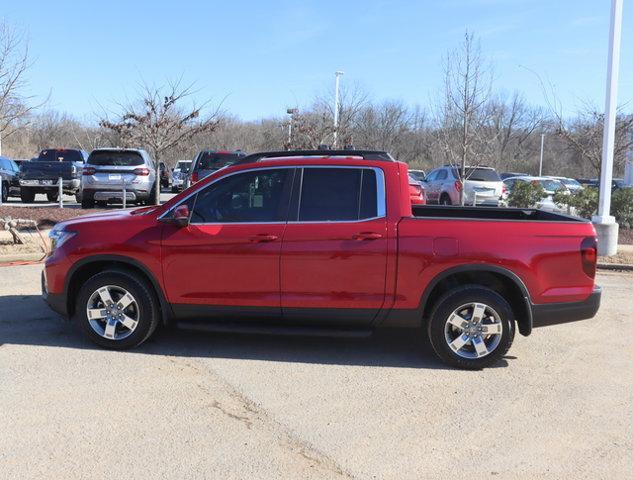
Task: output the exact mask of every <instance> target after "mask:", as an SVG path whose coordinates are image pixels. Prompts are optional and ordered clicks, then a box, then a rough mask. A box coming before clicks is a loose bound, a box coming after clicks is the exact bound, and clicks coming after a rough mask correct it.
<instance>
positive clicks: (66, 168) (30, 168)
mask: <svg viewBox="0 0 633 480" xmlns="http://www.w3.org/2000/svg"><path fill="white" fill-rule="evenodd" d="M59 177H62V179H64V180H71V179H73V178H76V177H77V167H75V165H74V164H73V163H72V162H39V161H32V162H24V163H23V164H22V165H21V166H20V178H21V179H23V180H54V181H57V179H58V178H59Z"/></svg>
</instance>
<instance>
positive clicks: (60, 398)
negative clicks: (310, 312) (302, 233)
mask: <svg viewBox="0 0 633 480" xmlns="http://www.w3.org/2000/svg"><path fill="white" fill-rule="evenodd" d="M40 271H41V266H39V265H34V266H21V267H1V268H0V478H1V479H22V478H24V479H26V478H28V479H35V478H46V479H53V478H60V479H61V478H64V479H80V478H90V479H101V478H103V479H106V478H107V479H112V478H134V479H144V478H148V479H149V478H152V479H153V478H178V479H201V478H209V479H223V480H224V479H276V478H280V479H281V478H284V479H286V478H287V479H313V478H314V479H316V478H357V479H370V478H377V479H398V480H402V479H426V478H428V479H462V478H464V479H466V478H468V479H471V478H489V477H490V478H495V479H530V480H533V479H537V478H547V479H569V478H574V479H592V480H594V479H610V480H611V479H625V478H632V476H633V455H631V452H633V415H631V406H632V405H633V372H632V369H631V366H632V365H633V348H631V343H630V342H629V335H628V332H630V330H631V329H630V328H629V327H631V326H633V324H632V323H631V315H630V309H631V308H630V305H631V293H632V292H633V276H631V275H627V274H621V273H601V274H600V275H599V277H598V282H599V283H600V284H602V285H603V286H604V287H605V290H604V297H603V306H602V308H601V310H600V312H599V314H598V316H597V317H596V318H595V319H593V320H587V321H583V322H577V323H575V324H568V325H560V326H555V327H549V328H544V329H539V330H536V331H535V332H534V333H533V334H532V336H530V337H528V338H524V337H520V336H517V338H516V340H515V343H514V346H513V347H512V349H511V350H510V352H509V354H508V355H507V356H506V357H505V358H504V359H503V360H502V361H500V362H499V363H498V364H497V365H496V366H495V367H494V368H489V369H486V370H483V371H479V372H465V371H458V370H452V369H448V368H446V367H444V366H443V365H442V364H441V363H440V362H439V361H438V360H436V359H435V357H434V355H433V353H432V352H431V350H430V348H429V346H428V344H427V343H426V342H425V341H424V339H423V338H421V337H420V336H418V335H411V334H401V335H395V334H390V335H380V336H376V337H372V338H369V339H327V338H305V337H275V336H255V335H237V334H201V333H187V332H177V331H163V332H161V334H160V335H159V336H158V337H157V338H155V339H153V340H151V341H149V342H148V343H147V344H145V345H143V346H142V347H141V348H138V349H136V350H134V351H128V352H111V351H106V350H102V349H99V348H96V347H95V346H93V345H92V344H91V343H89V342H88V341H87V340H85V339H84V338H83V337H82V336H81V334H80V333H79V332H78V330H77V329H76V328H75V327H74V326H73V325H72V324H71V323H68V322H65V321H63V320H61V319H60V318H59V317H57V316H56V315H55V314H54V313H52V312H51V311H50V310H49V309H48V308H47V307H46V306H45V304H44V303H43V301H42V300H41V298H40V291H39V288H40V287H39V275H40Z"/></svg>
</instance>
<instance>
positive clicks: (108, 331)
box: [103, 318, 116, 340]
mask: <svg viewBox="0 0 633 480" xmlns="http://www.w3.org/2000/svg"><path fill="white" fill-rule="evenodd" d="M115 333H116V320H115V319H113V318H111V319H109V320H108V323H106V327H105V332H104V334H103V336H104V337H106V338H110V339H112V340H114V334H115Z"/></svg>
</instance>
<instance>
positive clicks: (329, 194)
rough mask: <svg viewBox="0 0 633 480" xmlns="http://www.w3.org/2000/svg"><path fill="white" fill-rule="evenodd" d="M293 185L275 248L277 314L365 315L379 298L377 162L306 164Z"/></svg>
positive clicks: (335, 320)
mask: <svg viewBox="0 0 633 480" xmlns="http://www.w3.org/2000/svg"><path fill="white" fill-rule="evenodd" d="M295 185H296V187H295V193H294V194H293V207H292V209H291V214H290V217H289V221H288V226H287V227H286V232H285V234H284V241H283V247H282V254H281V292H282V300H281V305H282V310H283V316H284V320H288V321H295V322H301V323H316V324H322V325H337V326H347V325H349V326H351V325H366V324H369V323H371V322H372V320H373V319H374V318H375V316H376V314H377V313H378V312H379V311H380V309H381V308H382V305H383V303H384V301H385V275H386V269H387V248H388V247H387V242H388V240H387V221H386V217H385V197H384V191H385V189H384V175H383V173H382V170H380V169H378V168H376V169H374V168H360V167H359V168H348V167H306V168H303V169H302V170H300V171H298V172H297V175H296V180H295ZM295 207H296V208H295Z"/></svg>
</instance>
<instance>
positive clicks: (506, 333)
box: [428, 285, 515, 370]
mask: <svg viewBox="0 0 633 480" xmlns="http://www.w3.org/2000/svg"><path fill="white" fill-rule="evenodd" d="M514 323H515V322H514V315H513V313H512V308H511V307H510V305H509V304H508V302H507V301H506V300H505V299H504V298H503V297H502V296H501V295H499V294H498V293H497V292H495V291H494V290H490V289H488V288H485V287H481V286H478V285H467V286H464V287H460V288H457V289H454V290H451V291H449V292H447V293H445V294H444V295H443V296H442V297H441V298H440V299H439V300H438V301H437V303H436V305H435V307H434V309H433V311H432V313H431V317H430V319H429V323H428V334H429V339H430V341H431V345H432V347H433V350H434V351H435V353H436V354H437V356H438V357H439V358H440V359H441V360H442V361H443V362H445V363H447V364H449V365H452V366H454V367H457V368H463V369H467V370H477V369H480V368H483V367H486V366H488V365H490V364H492V363H494V362H496V361H497V360H498V359H499V358H501V357H502V356H503V355H505V354H506V353H507V351H508V350H509V349H510V346H511V345H512V341H513V340H514V333H515V325H514Z"/></svg>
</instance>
